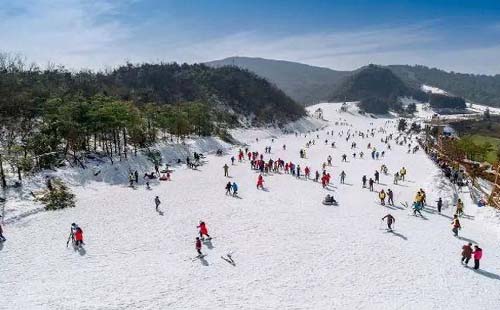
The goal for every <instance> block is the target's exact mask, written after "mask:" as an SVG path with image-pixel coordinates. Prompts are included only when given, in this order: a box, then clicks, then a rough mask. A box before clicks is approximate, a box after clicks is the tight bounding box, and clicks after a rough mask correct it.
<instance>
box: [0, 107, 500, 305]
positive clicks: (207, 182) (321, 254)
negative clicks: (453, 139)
mask: <svg viewBox="0 0 500 310" xmlns="http://www.w3.org/2000/svg"><path fill="white" fill-rule="evenodd" d="M318 107H321V108H322V109H323V111H324V112H323V114H324V117H325V119H327V120H328V122H321V123H317V124H316V125H317V126H319V127H323V126H326V127H325V128H323V129H321V130H318V131H317V132H314V133H311V134H307V135H304V134H299V135H297V136H296V135H295V134H286V135H283V134H280V133H279V132H277V131H272V132H270V131H269V130H257V129H254V130H247V131H239V132H235V136H238V138H239V139H240V140H241V141H242V142H246V143H248V144H249V150H250V151H258V152H259V153H264V149H265V147H266V146H271V147H272V149H271V154H264V159H266V160H267V159H269V158H272V159H274V160H276V159H278V158H281V159H283V160H285V161H287V162H289V161H293V162H294V163H296V164H299V165H300V166H301V167H302V169H304V168H305V167H306V166H308V167H310V168H311V169H312V171H313V173H312V174H314V172H315V171H316V170H318V171H320V172H321V166H322V164H323V162H326V160H327V157H328V156H329V155H331V156H332V158H333V165H332V166H327V167H326V170H327V171H328V172H329V173H330V174H331V175H332V182H331V185H330V186H328V187H327V188H326V189H323V188H322V186H321V184H318V183H316V182H314V181H312V180H307V179H305V178H300V179H298V178H296V177H293V176H291V175H289V174H285V173H284V172H283V171H281V172H280V173H269V174H267V175H264V180H265V183H264V187H265V189H264V190H260V189H257V188H256V180H257V177H258V175H259V173H258V172H255V171H253V170H251V169H250V163H249V161H248V160H244V161H243V162H238V161H236V163H235V165H231V161H230V158H231V156H235V157H236V155H237V151H238V148H237V147H235V148H233V149H229V150H228V153H227V154H225V155H224V156H221V157H218V156H215V155H214V154H209V155H207V158H206V163H205V164H204V165H202V166H200V167H199V168H198V169H197V170H192V169H188V168H187V167H185V165H181V166H174V172H173V173H172V181H165V182H157V183H152V189H151V190H147V189H146V187H145V185H144V181H143V180H142V179H141V180H140V181H139V186H137V187H136V188H134V189H132V188H130V187H128V182H127V176H126V172H125V173H123V171H127V170H128V168H129V166H130V167H131V168H132V169H139V173H140V175H142V174H143V173H144V172H146V171H148V172H150V171H152V170H153V168H152V166H148V163H147V162H146V161H138V162H133V161H132V160H131V161H130V163H128V162H127V163H121V164H120V163H118V164H117V165H118V166H117V168H116V171H115V173H113V170H112V169H115V168H109V169H108V168H106V169H107V170H106V171H104V172H102V173H103V175H101V174H99V175H98V177H96V178H95V180H93V178H92V175H87V173H88V172H86V171H83V170H79V169H78V168H72V169H66V170H63V171H60V172H57V173H56V174H57V175H60V176H61V177H63V178H64V179H65V180H67V181H70V184H71V188H72V189H73V191H74V193H75V194H76V195H77V207H76V208H72V209H66V210H61V211H56V212H38V213H34V214H32V215H29V216H25V217H20V216H18V215H19V214H20V212H21V211H18V210H17V209H18V208H21V209H22V211H23V212H25V211H26V210H27V209H28V208H31V209H33V208H36V207H37V206H36V205H34V204H33V203H32V202H23V205H22V206H21V203H20V202H19V201H17V200H15V201H14V202H8V203H7V205H6V211H7V212H6V222H7V224H5V225H4V235H5V237H6V238H7V241H6V242H4V243H0V260H1V269H0V270H1V277H0V292H2V294H1V296H2V297H1V298H2V301H1V302H0V309H198V308H203V309H315V310H316V309H456V308H457V307H459V308H464V309H498V307H499V305H500V293H499V292H500V214H499V212H497V211H495V210H494V209H492V208H489V207H483V208H478V207H477V206H476V205H474V204H473V203H472V201H471V199H470V196H469V194H468V193H467V192H466V191H464V192H463V193H456V192H455V191H454V188H453V187H452V186H451V184H450V183H449V182H448V181H447V180H446V179H445V178H444V177H443V175H442V173H441V171H440V170H439V169H438V168H437V167H436V166H435V165H434V163H433V162H432V161H431V160H430V159H429V158H428V157H427V156H426V155H425V154H424V153H423V152H422V151H418V152H417V153H415V154H412V153H408V152H407V149H408V146H407V145H404V146H399V145H396V143H394V142H393V141H390V142H389V143H390V144H391V146H392V149H390V150H389V149H387V148H386V144H385V143H383V142H381V139H382V138H385V137H386V136H388V135H389V134H390V133H395V126H396V120H395V119H386V118H373V117H368V116H361V115H359V114H357V113H352V112H348V113H339V112H338V110H339V108H340V104H332V103H328V104H326V103H325V104H320V105H316V106H313V107H309V109H311V110H315V109H316V108H318ZM297 126H299V125H297ZM300 126H302V127H300V128H314V127H307V126H310V124H309V125H307V124H302V125H300ZM291 129H293V128H290V130H291ZM371 129H374V133H375V136H374V137H366V138H364V139H363V138H361V137H358V136H357V135H355V133H356V132H357V131H358V132H364V133H366V132H367V130H371ZM331 131H333V135H331V134H327V132H330V133H331ZM383 131H386V132H385V133H384V132H383ZM348 132H349V133H350V135H351V137H350V139H349V140H348V141H346V138H347V136H348ZM316 135H318V136H319V138H317V136H316ZM395 135H397V134H395ZM257 138H258V141H257ZM312 140H315V141H314V144H313V145H311V146H310V147H308V148H306V147H305V145H306V143H307V142H309V141H312ZM325 140H328V143H325ZM332 141H335V148H332V146H331V142H332ZM353 141H354V142H356V143H357V148H355V149H352V148H351V143H352V142H353ZM207 143H210V147H206V148H204V147H203V146H197V147H194V148H192V149H195V150H200V151H205V152H206V151H207V150H208V149H210V150H212V149H213V146H217V147H227V145H223V144H221V143H220V142H218V141H208V142H207ZM369 143H371V144H372V146H374V147H375V148H376V149H377V150H378V151H380V152H382V151H385V156H384V157H382V158H380V159H378V160H377V159H372V158H371V156H370V155H371V154H370V153H371V150H369V149H368V148H367V145H368V144H369ZM411 143H412V145H413V146H415V145H416V144H415V142H411ZM283 145H286V149H284V148H283ZM171 148H172V150H171V151H169V150H164V151H162V152H164V153H165V154H164V155H166V154H168V153H169V152H174V151H173V149H176V147H175V146H171ZM300 149H304V150H305V151H306V158H300V157H299V150H300ZM183 150H184V148H183ZM361 151H362V152H364V154H365V156H364V158H359V153H360V152H361ZM183 152H184V151H182V152H181V151H178V153H175V155H171V157H172V158H177V157H178V156H180V155H179V154H182V155H183V156H185V153H183ZM353 153H357V156H356V158H353V155H352V154H353ZM342 154H346V155H347V162H342V161H341V156H342ZM224 164H228V165H229V176H230V177H224V173H223V166H224ZM382 164H385V165H386V166H387V167H388V170H389V174H388V175H384V174H382V173H381V180H380V184H375V186H374V189H375V191H374V192H370V191H369V190H368V189H366V188H362V186H361V178H362V176H363V175H366V176H367V177H368V178H372V177H373V175H374V172H375V170H379V171H380V167H381V165H382ZM403 166H404V167H405V168H406V170H407V171H408V174H407V177H406V180H405V181H404V182H401V183H400V184H398V185H394V184H393V173H395V172H396V171H398V170H399V169H400V168H401V167H403ZM101 168H102V167H101ZM341 171H345V173H346V182H345V184H339V183H340V182H339V178H340V177H339V175H340V173H341ZM79 176H80V177H82V178H84V179H85V182H75V180H78V178H79ZM228 181H231V182H236V183H237V184H238V186H239V197H238V198H236V197H232V196H227V195H225V190H224V187H225V185H226V183H227V182H228ZM388 188H391V189H392V190H393V192H394V195H395V198H394V201H395V205H394V206H389V205H386V206H381V205H380V203H379V200H378V194H377V191H379V190H382V189H384V190H387V189H388ZM420 188H422V189H424V190H425V191H426V193H427V203H428V206H427V207H426V208H425V209H424V210H423V212H422V214H423V217H415V216H413V215H412V214H411V210H410V209H408V208H406V207H405V206H404V205H405V204H403V203H406V202H408V203H411V201H412V200H413V198H414V196H415V193H416V191H417V190H419V189H420ZM326 194H333V195H334V196H335V199H337V201H338V202H339V204H338V206H325V205H323V204H322V203H321V202H322V200H323V198H324V196H325V195H326ZM155 196H159V198H160V200H161V201H162V203H161V205H160V210H162V211H163V215H160V214H159V213H158V212H156V211H155V205H154V198H155ZM439 197H442V198H443V200H444V201H445V208H444V210H443V213H442V214H438V213H437V211H436V207H435V205H436V203H435V201H436V200H437V199H438V198H439ZM457 197H461V198H462V199H463V200H464V201H465V213H466V216H464V217H463V218H461V223H462V226H463V229H462V230H461V231H460V233H459V237H458V238H457V237H454V236H453V235H452V232H451V224H450V222H451V217H452V215H453V213H454V208H453V207H452V205H453V204H454V203H455V201H456V199H457ZM388 213H391V214H392V215H393V216H394V217H395V218H396V222H395V230H394V231H393V232H389V231H387V230H386V229H385V224H384V223H382V221H381V218H382V217H383V216H384V215H386V214H388ZM15 216H18V217H15ZM200 220H203V221H205V222H206V223H207V226H208V229H209V233H210V235H211V236H212V237H213V239H212V240H211V242H205V243H204V245H203V248H202V252H203V253H205V254H207V256H206V257H204V258H203V259H196V258H195V257H196V255H197V253H196V251H195V248H194V241H195V237H196V236H197V227H196V226H197V225H198V223H199V221H200ZM72 222H76V223H78V224H79V225H80V227H82V229H83V231H84V237H85V246H84V250H79V251H75V250H73V248H72V247H71V245H70V246H69V247H66V240H67V238H68V233H69V231H70V224H71V223H72ZM467 242H472V243H473V244H479V245H480V246H481V247H482V248H483V250H484V256H483V259H482V260H481V268H480V270H477V271H474V270H473V269H471V268H467V267H464V266H463V265H462V264H461V263H460V258H461V257H460V254H461V247H462V245H464V244H466V243H467ZM229 252H232V253H233V255H232V257H233V259H234V261H235V265H234V266H233V265H231V264H229V263H228V262H227V261H225V260H223V259H222V258H221V256H225V255H226V254H227V253H229ZM193 258H195V259H193ZM471 265H472V264H471V263H469V266H471Z"/></svg>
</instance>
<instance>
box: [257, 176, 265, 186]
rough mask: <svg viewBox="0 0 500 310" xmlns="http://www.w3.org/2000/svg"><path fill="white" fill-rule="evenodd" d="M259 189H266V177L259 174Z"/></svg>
mask: <svg viewBox="0 0 500 310" xmlns="http://www.w3.org/2000/svg"><path fill="white" fill-rule="evenodd" d="M259 187H260V188H261V189H263V188H264V177H263V176H262V174H259V178H258V179H257V188H259Z"/></svg>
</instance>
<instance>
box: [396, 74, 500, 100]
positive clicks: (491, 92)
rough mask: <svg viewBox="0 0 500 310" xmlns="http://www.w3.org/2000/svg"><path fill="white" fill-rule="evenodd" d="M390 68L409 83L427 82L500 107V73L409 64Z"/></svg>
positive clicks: (450, 91)
mask: <svg viewBox="0 0 500 310" xmlns="http://www.w3.org/2000/svg"><path fill="white" fill-rule="evenodd" d="M388 68H389V69H391V70H392V71H393V72H394V73H395V74H396V75H397V76H399V77H400V78H401V79H402V80H403V81H405V82H406V83H408V84H409V85H414V86H417V85H418V86H420V85H422V84H427V85H431V86H434V87H438V88H441V89H444V90H446V91H447V92H449V93H452V94H454V95H456V96H460V97H463V98H465V99H467V100H470V101H473V102H475V103H480V104H485V105H491V106H496V107H500V74H496V75H493V76H491V75H476V74H464V73H456V72H446V71H443V70H439V69H436V68H428V67H425V66H407V65H392V66H388Z"/></svg>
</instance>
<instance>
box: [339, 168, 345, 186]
mask: <svg viewBox="0 0 500 310" xmlns="http://www.w3.org/2000/svg"><path fill="white" fill-rule="evenodd" d="M345 176H346V173H345V172H344V170H342V172H341V173H340V183H341V184H344V181H345Z"/></svg>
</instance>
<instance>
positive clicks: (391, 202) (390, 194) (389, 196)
mask: <svg viewBox="0 0 500 310" xmlns="http://www.w3.org/2000/svg"><path fill="white" fill-rule="evenodd" d="M387 203H388V204H389V205H391V206H393V205H394V193H393V192H392V190H391V189H390V188H389V189H388V190H387Z"/></svg>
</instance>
